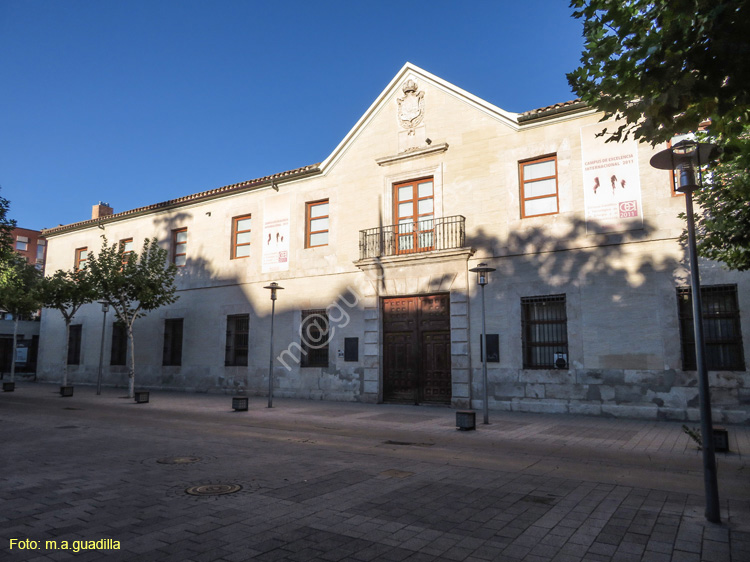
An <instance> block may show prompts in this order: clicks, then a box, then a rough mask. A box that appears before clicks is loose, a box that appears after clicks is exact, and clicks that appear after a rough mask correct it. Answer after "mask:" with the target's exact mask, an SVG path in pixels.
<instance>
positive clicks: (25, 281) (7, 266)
mask: <svg viewBox="0 0 750 562" xmlns="http://www.w3.org/2000/svg"><path fill="white" fill-rule="evenodd" d="M41 277H42V274H41V273H40V272H39V270H37V268H36V267H34V266H33V265H30V264H29V263H28V262H27V261H26V260H25V259H24V258H23V257H21V256H20V255H18V254H16V253H15V252H13V254H12V255H11V256H9V257H8V259H6V260H3V261H0V308H1V309H3V310H5V311H7V312H10V313H11V314H12V315H13V319H14V321H13V351H12V355H11V357H13V358H15V356H16V344H17V338H16V335H17V334H18V321H19V317H22V316H31V315H32V314H33V313H34V312H36V311H38V310H39V308H40V307H41V306H42V304H41V302H42V301H41V298H40V296H39V290H38V289H39V282H40V280H41ZM15 374H16V362H15V360H13V361H11V362H10V380H11V381H13V380H14V379H15Z"/></svg>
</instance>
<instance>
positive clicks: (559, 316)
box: [521, 295, 568, 369]
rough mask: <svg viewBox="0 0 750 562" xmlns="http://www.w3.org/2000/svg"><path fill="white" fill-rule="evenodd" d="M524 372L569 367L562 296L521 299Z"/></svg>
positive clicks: (566, 319) (563, 297)
mask: <svg viewBox="0 0 750 562" xmlns="http://www.w3.org/2000/svg"><path fill="white" fill-rule="evenodd" d="M521 340H522V345H523V368H524V369H556V368H557V369H560V368H567V366H568V317H567V315H566V312H565V295H549V296H543V297H522V298H521Z"/></svg>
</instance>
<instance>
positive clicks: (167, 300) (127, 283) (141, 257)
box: [87, 237, 177, 326]
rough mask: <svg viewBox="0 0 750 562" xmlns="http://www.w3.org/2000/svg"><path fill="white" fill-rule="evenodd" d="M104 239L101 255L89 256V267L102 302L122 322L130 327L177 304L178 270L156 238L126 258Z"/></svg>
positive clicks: (119, 247) (121, 249)
mask: <svg viewBox="0 0 750 562" xmlns="http://www.w3.org/2000/svg"><path fill="white" fill-rule="evenodd" d="M102 238H103V245H102V249H101V251H100V252H99V253H98V254H90V255H89V258H88V265H87V267H88V270H89V274H90V275H91V280H92V282H93V283H94V285H95V286H96V287H97V291H98V293H99V298H101V299H103V300H106V301H107V302H109V304H110V305H111V306H112V307H113V309H114V311H115V314H117V317H118V319H119V320H120V321H121V322H123V323H124V324H126V325H127V326H130V325H132V323H133V321H134V320H135V319H136V318H140V317H141V316H143V315H145V314H146V313H147V312H149V311H151V310H155V309H157V308H159V307H161V306H164V305H167V304H172V303H174V302H175V301H176V300H177V297H176V296H175V291H176V286H175V284H174V279H175V276H176V275H177V268H176V266H175V265H174V264H169V263H168V256H167V251H166V250H164V249H163V248H160V247H159V245H158V244H157V243H156V238H153V239H150V240H146V241H145V242H144V243H143V249H142V250H141V253H140V254H138V253H136V252H131V253H129V254H127V257H125V256H124V253H123V248H122V246H121V245H120V244H118V243H113V244H112V245H111V246H110V245H107V239H106V238H105V237H102Z"/></svg>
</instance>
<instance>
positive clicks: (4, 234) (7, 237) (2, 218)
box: [0, 197, 16, 263]
mask: <svg viewBox="0 0 750 562" xmlns="http://www.w3.org/2000/svg"><path fill="white" fill-rule="evenodd" d="M9 211H10V202H9V201H8V200H7V199H5V198H4V197H0V263H3V262H6V261H7V260H9V259H10V258H12V257H13V256H15V255H16V253H15V250H14V249H13V236H12V235H11V232H12V231H13V227H15V226H16V221H14V220H11V219H9V218H8V212H9Z"/></svg>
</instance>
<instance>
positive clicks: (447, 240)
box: [359, 215, 466, 260]
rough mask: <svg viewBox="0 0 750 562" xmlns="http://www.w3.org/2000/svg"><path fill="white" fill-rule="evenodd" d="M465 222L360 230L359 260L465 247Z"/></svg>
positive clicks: (429, 222)
mask: <svg viewBox="0 0 750 562" xmlns="http://www.w3.org/2000/svg"><path fill="white" fill-rule="evenodd" d="M465 222H466V218H465V217H462V216H461V215H456V216H453V217H443V218H439V219H429V220H423V221H419V222H403V223H401V224H397V225H391V226H382V227H379V228H368V229H367V230H360V231H359V259H360V260H364V259H368V258H380V257H386V256H407V255H409V254H422V253H425V252H435V251H440V250H455V249H458V248H463V246H464V243H465V241H466V229H465V224H464V223H465Z"/></svg>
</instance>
